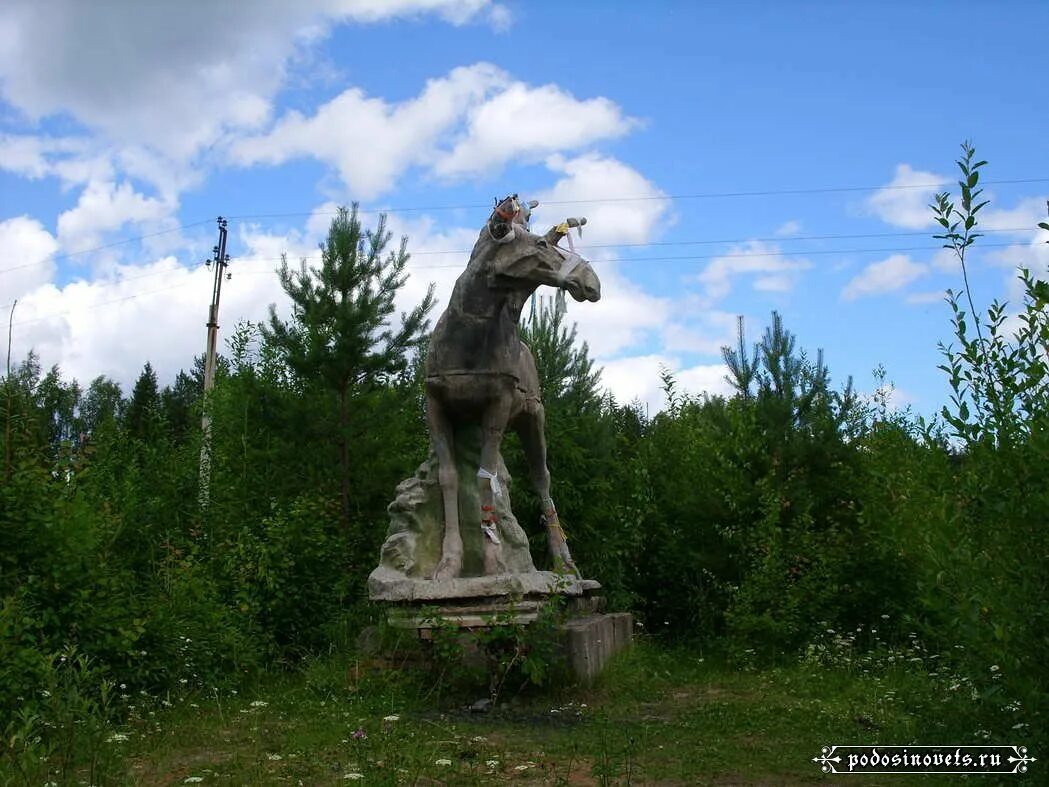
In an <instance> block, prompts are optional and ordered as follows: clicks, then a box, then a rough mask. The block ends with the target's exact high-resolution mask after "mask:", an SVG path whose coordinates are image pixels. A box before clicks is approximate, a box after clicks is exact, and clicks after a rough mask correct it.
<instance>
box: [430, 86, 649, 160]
mask: <svg viewBox="0 0 1049 787" xmlns="http://www.w3.org/2000/svg"><path fill="white" fill-rule="evenodd" d="M636 125H637V121H635V120H632V119H630V118H626V117H624V116H623V114H622V112H621V111H620V109H619V107H618V106H617V105H616V104H615V103H613V102H612V101H609V100H608V99H607V98H591V99H588V100H586V101H579V100H577V99H576V98H574V97H573V96H571V95H570V94H568V93H566V92H564V91H563V90H561V88H559V87H557V86H556V85H543V86H541V87H529V86H528V85H526V84H524V83H523V82H514V83H512V84H509V85H507V86H506V87H505V89H503V90H501V91H500V92H498V93H497V94H496V95H494V96H492V97H491V98H490V99H488V100H487V101H485V102H484V103H482V104H480V105H478V106H476V107H473V108H471V109H470V111H469V116H468V118H467V122H466V131H465V134H464V135H463V136H462V138H461V139H460V140H459V141H458V142H457V143H456V144H455V147H454V148H453V149H452V151H451V152H450V153H449V154H447V155H445V156H441V157H439V158H438V160H437V162H436V165H435V167H434V171H435V172H437V174H439V175H443V176H450V177H455V176H462V175H477V174H481V173H487V172H492V171H493V170H498V169H499V168H500V167H502V166H503V165H504V164H505V163H506V162H508V161H520V160H525V161H529V160H536V159H540V158H542V157H543V156H546V155H549V154H551V153H555V152H558V151H571V150H576V149H579V148H581V147H584V146H586V145H589V144H591V143H593V142H596V141H597V140H600V139H607V138H610V137H618V136H622V135H623V134H626V133H627V132H629V131H630V130H631V129H632V128H634V127H635V126H636Z"/></svg>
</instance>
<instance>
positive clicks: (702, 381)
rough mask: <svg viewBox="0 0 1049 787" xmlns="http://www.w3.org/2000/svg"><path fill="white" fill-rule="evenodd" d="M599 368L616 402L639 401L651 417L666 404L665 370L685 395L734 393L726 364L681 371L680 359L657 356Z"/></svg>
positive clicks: (603, 364) (605, 363) (636, 357)
mask: <svg viewBox="0 0 1049 787" xmlns="http://www.w3.org/2000/svg"><path fill="white" fill-rule="evenodd" d="M599 365H600V366H601V367H602V371H601V382H602V383H603V384H604V386H605V387H606V388H608V389H609V390H610V391H611V392H612V395H613V396H615V398H616V401H618V402H620V403H624V404H625V403H630V402H633V401H639V402H641V404H642V405H643V406H644V407H645V408H646V409H647V410H648V412H649V414H650V415H655V414H656V413H657V412H659V411H660V410H662V409H663V408H665V407H666V404H667V402H666V397H665V396H664V395H663V390H662V387H663V383H662V380H661V379H660V376H659V375H660V370H661V369H662V368H667V369H669V370H670V371H671V372H672V373H673V374H674V377H675V379H676V381H677V383H678V388H679V390H680V391H681V392H683V393H689V394H693V395H699V394H703V393H707V394H711V395H721V396H729V395H731V393H732V387H731V386H730V385H729V384H728V382H727V381H726V380H725V375H726V374H727V373H728V369H727V368H726V367H725V366H724V364H709V365H700V366H691V367H686V368H682V367H681V365H680V361H679V359H678V358H677V357H675V356H672V355H663V354H660V353H654V354H651V355H634V356H629V357H625V358H617V359H615V360H610V361H605V360H600V359H599Z"/></svg>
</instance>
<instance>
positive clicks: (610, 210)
mask: <svg viewBox="0 0 1049 787" xmlns="http://www.w3.org/2000/svg"><path fill="white" fill-rule="evenodd" d="M546 165H547V167H548V168H549V169H550V170H552V171H553V172H556V173H558V174H559V175H561V177H560V179H559V180H558V181H557V182H556V183H555V184H554V185H553V186H552V187H551V188H549V189H545V190H542V191H540V192H539V193H538V194H535V195H531V194H525V195H522V196H523V197H533V196H534V197H535V198H536V199H538V200H539V207H538V208H536V210H535V213H534V215H533V220H532V226H533V229H534V230H536V231H545V229H546V228H547V227H549V226H552V225H554V224H557V223H559V222H560V221H562V220H563V219H564V218H565V217H566V216H585V217H586V218H587V224H586V227H585V228H584V230H583V239H582V240H581V241H579V245H580V246H581V247H582V248H581V251H582V252H583V253H584V254H586V246H587V244H592V245H594V246H607V245H614V244H617V243H624V244H626V243H645V242H647V241H650V240H652V239H653V238H654V237H656V236H658V235H659V233H660V230H661V229H662V227H663V226H664V225H668V224H670V223H672V222H673V220H674V217H673V215H672V214H671V212H670V206H671V203H670V201H669V200H666V199H663V197H664V196H665V194H664V192H663V191H661V190H660V189H659V188H657V187H656V186H655V184H653V183H652V182H651V181H649V180H647V179H646V178H645V177H644V176H643V175H642V174H641V173H640V172H638V171H637V170H635V169H633V168H632V167H629V166H627V165H626V164H624V163H623V162H621V161H619V160H617V159H614V158H611V157H609V156H602V155H599V154H596V153H588V154H586V155H583V156H577V157H576V158H571V159H569V158H565V157H564V156H560V155H555V156H551V157H550V158H549V159H547V162H546ZM621 197H638V198H639V199H637V200H629V201H625V200H619V201H617V200H618V198H621ZM637 264H641V263H637Z"/></svg>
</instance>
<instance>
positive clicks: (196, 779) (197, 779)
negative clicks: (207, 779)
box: [182, 776, 204, 784]
mask: <svg viewBox="0 0 1049 787" xmlns="http://www.w3.org/2000/svg"><path fill="white" fill-rule="evenodd" d="M202 781H204V777H203V776H187V777H186V778H185V779H183V780H182V783H183V784H200V783H201V782H202Z"/></svg>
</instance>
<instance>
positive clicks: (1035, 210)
mask: <svg viewBox="0 0 1049 787" xmlns="http://www.w3.org/2000/svg"><path fill="white" fill-rule="evenodd" d="M212 5H213V4H210V3H205V2H187V3H167V4H162V3H147V4H136V5H129V4H127V3H123V2H95V3H80V2H75V0H44V1H43V2H20V1H19V0H15V2H8V3H5V4H4V6H3V8H2V9H0V306H3V311H4V312H5V314H4V316H5V318H6V317H7V312H9V310H10V303H11V302H12V301H13V300H14V299H16V298H17V299H18V301H19V302H18V306H17V309H16V312H15V315H14V323H15V327H14V331H13V346H14V356H15V358H21V357H23V356H24V354H25V352H27V351H28V350H29V349H30V348H35V350H36V351H37V352H38V353H39V354H40V356H41V358H42V361H43V362H44V363H45V364H47V365H50V364H54V363H57V364H59V365H60V366H61V368H62V369H63V370H64V371H65V372H66V374H67V375H70V376H75V377H77V378H78V379H80V380H81V381H82V382H87V381H89V380H90V379H91V378H93V377H94V376H95V375H97V374H108V375H110V376H112V377H115V378H116V379H118V380H120V381H121V382H123V383H124V384H125V385H127V384H129V383H130V382H132V381H133V380H134V378H135V376H136V375H137V373H138V371H139V370H140V369H141V366H142V364H143V363H144V362H145V361H146V360H150V361H151V362H152V363H153V364H154V366H155V367H157V369H158V371H159V373H160V375H161V377H162V379H163V380H165V381H167V380H170V379H171V378H172V377H173V376H174V374H175V373H176V372H177V371H178V369H180V368H183V367H187V366H189V365H190V363H191V362H192V358H193V355H195V354H197V353H200V352H202V351H203V347H204V339H205V332H204V325H203V323H204V321H205V319H206V313H207V304H208V300H209V297H210V291H211V282H210V275H209V273H208V271H206V270H205V269H204V268H203V266H202V265H200V262H201V260H203V259H204V258H206V257H207V256H208V254H209V252H210V249H211V246H212V245H213V244H214V242H215V228H214V217H215V216H217V215H220V214H221V215H225V216H229V217H232V218H231V220H230V242H229V248H228V250H229V252H230V254H231V255H232V256H233V258H234V260H233V263H232V265H231V271H232V272H233V279H232V280H230V281H229V282H227V283H226V284H225V286H224V290H223V304H222V320H221V321H222V324H223V327H224V333H225V334H226V335H228V334H229V329H230V328H232V326H233V325H234V324H235V323H236V322H237V321H238V320H242V319H243V320H259V319H262V318H263V316H264V315H265V313H266V310H267V307H268V305H269V304H270V303H276V304H277V305H278V309H284V308H286V304H285V302H284V299H283V295H282V293H281V291H280V288H279V285H278V284H277V281H276V277H275V276H274V275H273V272H272V271H273V268H274V267H275V266H276V265H277V264H278V262H279V258H280V256H281V254H282V253H287V254H288V255H289V257H290V258H292V259H293V260H294V259H298V258H299V257H301V256H308V255H315V254H316V246H317V243H318V242H319V241H320V240H321V239H322V238H323V236H324V234H325V230H326V227H327V223H328V222H329V221H330V216H331V212H332V211H333V210H334V208H335V207H336V206H337V205H342V204H347V203H349V202H351V201H359V202H360V203H361V204H362V206H363V207H365V208H368V209H382V208H388V209H392V210H391V212H390V227H391V229H393V230H394V232H395V233H396V234H398V235H400V234H402V233H404V234H407V235H408V236H409V238H410V241H409V249H410V250H411V251H413V253H414V257H413V261H412V273H411V279H410V282H409V285H408V286H407V287H406V289H405V291H404V293H403V303H404V305H406V306H407V305H408V304H409V302H411V301H412V300H413V299H418V298H420V297H421V296H422V294H423V293H424V292H425V289H426V286H427V285H428V283H429V282H430V281H431V280H433V281H436V283H437V286H438V294H439V295H441V294H446V293H447V292H448V291H449V290H450V287H451V285H452V283H453V282H454V279H455V275H456V271H457V268H459V267H461V266H462V265H463V264H465V261H466V254H465V250H466V249H468V248H469V247H470V246H471V245H472V242H473V239H474V237H476V232H477V229H478V227H479V226H480V225H481V223H482V222H483V221H484V218H485V217H486V215H487V212H486V209H485V208H483V207H479V206H484V205H488V204H490V202H491V200H492V198H493V197H495V196H497V195H499V196H501V195H504V194H506V193H509V192H520V193H521V194H522V195H526V196H529V197H534V198H537V199H539V200H540V201H541V203H542V205H541V206H540V208H539V210H538V211H537V217H536V221H537V222H538V223H539V224H540V225H545V224H549V223H552V222H554V221H557V220H560V219H561V218H563V217H564V216H566V215H577V214H581V215H586V216H587V217H588V218H589V220H590V223H589V224H588V225H587V228H586V231H585V234H584V236H583V238H582V241H581V243H582V246H583V247H584V248H585V250H586V251H585V253H586V254H587V256H589V257H590V258H591V259H593V260H594V262H595V265H596V266H597V270H598V271H599V273H600V275H601V277H602V280H603V284H604V293H605V297H604V298H603V299H602V301H601V302H600V303H598V304H572V306H571V310H570V315H571V317H572V318H573V319H575V320H577V321H578V323H579V327H580V334H581V335H582V337H583V338H585V339H586V340H587V341H588V342H589V344H590V347H591V350H592V354H594V355H595V356H596V357H597V358H598V360H599V361H600V363H601V364H602V365H603V367H604V369H605V373H604V380H605V382H606V384H607V385H608V386H609V387H610V388H611V389H612V390H613V392H614V393H615V394H616V395H617V397H618V398H619V399H621V400H626V401H629V400H631V399H634V398H639V399H641V400H642V401H644V402H645V403H647V404H648V405H649V406H650V407H651V408H657V407H659V406H660V403H661V400H660V394H659V391H658V388H659V378H658V370H659V367H660V365H665V366H668V367H670V368H671V369H673V370H675V371H676V372H677V374H678V377H679V379H680V381H681V382H682V384H683V385H684V386H685V387H686V388H688V389H690V390H693V391H703V390H706V391H714V392H719V391H724V390H725V384H724V382H723V379H722V378H723V374H724V370H723V368H722V367H721V359H720V354H719V352H718V348H719V347H720V346H721V345H722V344H725V343H728V342H731V341H732V338H733V333H734V328H735V316H736V315H737V314H742V315H744V316H745V317H746V320H747V325H748V332H749V334H750V337H751V339H757V338H758V336H759V335H760V332H761V330H762V329H763V328H764V325H765V324H766V323H767V322H768V320H769V315H770V313H771V312H772V310H774V309H775V310H778V311H780V312H781V313H782V314H783V315H784V319H785V322H786V324H787V327H788V328H790V329H791V330H793V331H794V332H795V333H796V334H797V336H798V340H799V344H800V346H802V347H804V348H807V349H809V350H810V351H812V352H814V351H815V350H816V349H817V348H823V349H824V351H825V355H826V360H827V362H828V364H829V367H830V370H831V373H832V375H833V377H834V378H835V379H836V380H837V381H838V382H842V381H844V379H845V377H846V376H848V375H853V376H854V378H855V381H856V385H857V387H858V388H860V389H861V390H866V391H870V390H871V389H872V388H873V387H874V386H875V384H876V383H875V380H874V378H873V377H872V374H871V372H872V370H873V369H874V368H875V367H876V366H877V365H879V364H883V365H884V367H885V368H886V370H887V374H888V379H889V380H891V381H893V382H895V384H896V387H897V389H898V390H897V392H896V395H895V402H896V403H897V404H898V405H906V404H911V405H912V406H913V407H914V408H915V409H916V410H917V411H919V412H922V413H930V412H933V411H935V410H937V409H938V407H939V405H940V404H942V403H943V402H944V401H945V399H946V395H947V387H946V383H945V381H944V379H943V376H942V373H941V372H939V371H938V370H937V369H936V365H937V363H939V362H940V357H939V353H938V351H937V342H938V341H940V340H946V339H949V338H950V337H949V327H950V326H949V320H948V309H947V306H946V305H945V304H944V303H943V300H942V294H943V291H944V289H946V288H947V287H953V288H955V289H957V288H958V287H959V286H960V284H961V278H960V271H959V270H958V268H957V265H956V264H954V263H953V262H952V261H951V259H950V258H949V257H948V256H946V255H945V254H943V253H941V252H938V251H937V249H936V245H937V242H936V241H934V240H932V238H931V235H932V234H933V233H932V231H931V217H930V215H929V213H928V211H927V210H925V208H924V206H925V205H926V204H927V203H928V201H929V199H930V198H931V196H932V193H933V192H934V191H935V190H936V188H935V186H933V185H931V184H936V183H941V182H950V181H951V180H952V179H953V170H954V164H953V161H954V158H955V157H956V155H957V153H958V144H959V142H961V141H962V140H963V139H967V138H969V139H972V140H974V142H975V143H976V145H977V149H978V152H979V154H980V156H981V157H982V158H986V159H988V160H989V161H990V164H989V166H988V168H987V170H986V178H987V179H988V181H990V182H989V183H988V185H987V194H988V195H989V196H990V197H991V198H992V199H993V202H992V204H991V206H989V208H987V209H986V212H985V214H984V216H985V225H986V227H987V228H988V229H989V230H992V231H991V232H989V233H988V234H987V236H986V237H985V238H983V239H981V242H982V244H983V245H982V246H981V247H980V251H979V252H978V253H977V254H976V255H974V257H973V260H972V271H971V274H972V279H973V291H974V297H975V299H976V301H977V303H978V304H984V305H986V304H987V303H989V302H990V300H991V299H992V298H1013V299H1014V300H1015V298H1016V297H1017V295H1018V292H1017V288H1016V286H1015V283H1014V279H1015V275H1014V272H1015V266H1016V265H1017V264H1021V263H1023V264H1026V265H1028V266H1030V267H1032V268H1035V269H1038V270H1043V271H1044V270H1045V268H1046V265H1047V264H1049V246H1047V245H1045V244H1044V243H1042V242H1041V241H1042V240H1044V239H1041V238H1038V236H1037V233H1036V230H1035V227H1036V225H1037V222H1038V221H1040V220H1045V210H1046V204H1045V200H1046V196H1047V195H1049V149H1047V147H1046V145H1045V133H1046V132H1045V130H1046V128H1047V126H1049V124H1047V120H1049V101H1047V99H1049V96H1047V91H1046V89H1045V73H1046V69H1047V66H1049V54H1047V52H1049V50H1047V48H1046V47H1045V45H1044V31H1045V30H1046V29H1049V5H1047V4H1045V3H1036V2H1010V3H999V4H989V3H968V2H954V3H946V2H943V3H941V2H926V3H920V4H918V3H903V2H883V3H864V4H860V3H830V2H809V3H801V2H797V3H795V2H783V3H698V2H697V3H686V2H680V3H671V2H665V3H646V4H640V3H630V4H628V3H597V2H579V3H571V4H568V3H528V4H525V3H517V2H501V3H493V2H488V1H487V0H391V1H390V2H380V1H379V0H310V1H309V2H297V3H294V4H291V3H285V2H279V1H278V0H254V1H253V2H249V1H248V0H243V1H240V2H225V3H222V4H214V7H212ZM41 42H46V45H42V43H41ZM993 181H1026V182H1022V183H1018V182H1010V183H1004V182H1001V183H998V182H993ZM916 186H917V187H916ZM791 192H793V193H791ZM827 236H847V237H827ZM98 247H105V248H101V249H99V248H98ZM434 316H435V317H436V314H435V315H434Z"/></svg>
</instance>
